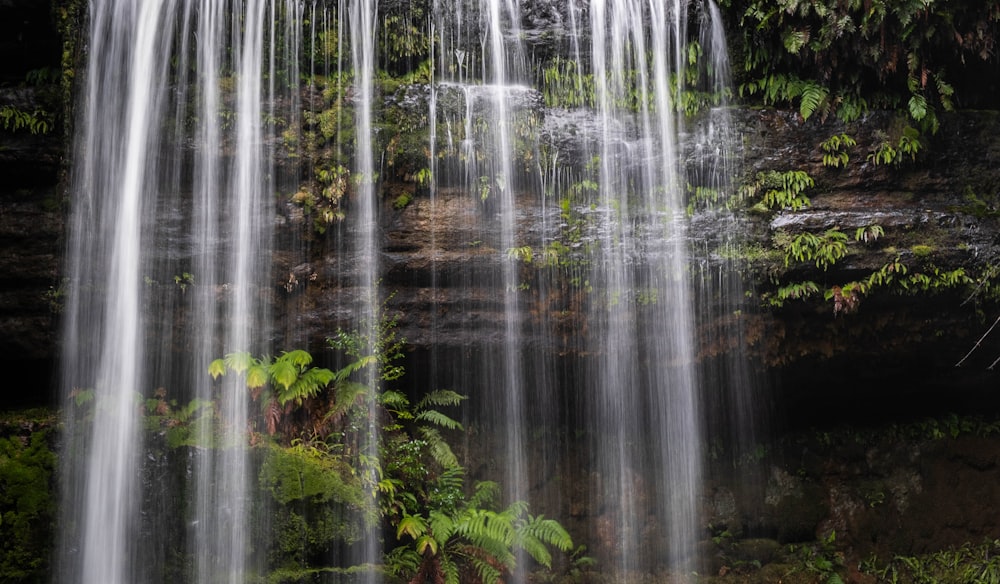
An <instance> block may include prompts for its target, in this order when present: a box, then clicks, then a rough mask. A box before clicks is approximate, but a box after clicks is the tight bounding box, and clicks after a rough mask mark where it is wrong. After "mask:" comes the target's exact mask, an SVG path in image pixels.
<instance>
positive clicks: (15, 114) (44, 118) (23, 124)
mask: <svg viewBox="0 0 1000 584" xmlns="http://www.w3.org/2000/svg"><path fill="white" fill-rule="evenodd" d="M0 122H2V127H3V129H4V130H8V131H10V132H17V131H18V130H28V131H29V132H31V133H32V134H36V135H37V134H48V133H49V132H51V131H52V129H53V128H54V127H55V124H54V122H53V119H52V115H51V114H49V113H48V112H46V111H44V110H40V109H36V110H35V111H33V112H26V111H23V110H20V109H18V108H16V107H14V106H12V105H5V106H3V107H0Z"/></svg>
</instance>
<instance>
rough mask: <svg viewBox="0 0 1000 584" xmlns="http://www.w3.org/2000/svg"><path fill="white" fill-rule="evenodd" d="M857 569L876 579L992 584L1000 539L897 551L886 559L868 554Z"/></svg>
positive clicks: (999, 575)
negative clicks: (923, 550)
mask: <svg viewBox="0 0 1000 584" xmlns="http://www.w3.org/2000/svg"><path fill="white" fill-rule="evenodd" d="M860 569H861V572H862V573H864V574H869V575H871V576H873V577H874V578H875V579H876V581H877V582H911V583H913V584H938V583H954V584H959V583H960V584H995V583H996V582H1000V540H996V539H993V540H991V539H987V540H985V541H983V542H982V543H980V544H978V545H976V544H972V543H966V544H965V545H963V546H961V547H959V548H950V549H946V550H940V551H936V552H931V553H926V554H922V555H917V556H904V555H897V556H894V557H893V558H892V560H890V561H888V562H883V561H881V560H879V558H877V557H875V556H872V557H871V558H869V559H867V560H865V561H863V562H861V565H860Z"/></svg>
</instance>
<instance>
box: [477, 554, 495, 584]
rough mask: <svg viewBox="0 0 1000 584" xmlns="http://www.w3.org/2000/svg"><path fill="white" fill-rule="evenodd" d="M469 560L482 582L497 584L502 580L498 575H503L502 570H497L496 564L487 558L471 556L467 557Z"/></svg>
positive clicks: (484, 583)
mask: <svg viewBox="0 0 1000 584" xmlns="http://www.w3.org/2000/svg"><path fill="white" fill-rule="evenodd" d="M469 561H470V562H471V563H472V566H473V567H474V568H475V569H476V574H477V575H478V576H479V580H480V582H482V583H483V584H497V583H499V582H502V580H501V579H500V577H501V576H502V575H503V572H501V571H500V570H498V569H497V568H496V566H494V565H493V564H491V563H490V562H489V560H485V559H483V558H477V557H475V556H472V557H470V558H469Z"/></svg>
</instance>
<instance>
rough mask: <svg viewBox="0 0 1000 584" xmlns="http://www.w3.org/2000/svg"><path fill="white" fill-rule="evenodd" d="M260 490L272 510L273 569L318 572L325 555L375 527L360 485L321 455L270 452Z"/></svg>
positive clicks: (302, 449)
mask: <svg viewBox="0 0 1000 584" xmlns="http://www.w3.org/2000/svg"><path fill="white" fill-rule="evenodd" d="M260 484H261V487H262V488H263V489H264V490H265V492H267V493H269V494H270V495H271V498H272V500H273V501H274V502H275V503H276V504H277V507H276V509H275V511H274V514H273V516H272V518H271V521H272V529H273V534H274V537H273V540H272V541H271V550H270V563H271V565H272V566H275V567H277V568H287V569H293V568H298V567H301V566H303V565H307V564H308V565H311V566H322V565H323V564H324V563H325V562H327V561H329V559H328V558H327V557H326V556H327V555H328V550H330V549H331V548H332V547H335V546H336V545H337V544H338V543H341V544H348V545H349V544H352V543H354V542H356V541H358V540H359V539H360V537H361V535H362V533H363V532H364V529H365V527H366V526H367V525H370V524H372V523H373V521H374V513H375V511H374V509H372V506H371V505H370V504H369V502H368V499H367V498H366V496H365V492H364V489H363V488H362V486H361V482H360V481H359V480H358V478H357V477H356V476H355V475H354V474H353V473H352V472H351V469H350V467H349V466H348V465H347V463H345V462H344V461H343V460H341V458H340V457H339V456H337V455H334V454H331V453H329V452H327V451H325V450H322V449H318V448H313V447H310V446H307V445H303V444H299V445H296V446H292V447H287V448H286V447H280V446H277V445H274V446H271V447H270V448H269V449H268V451H267V453H266V455H265V458H264V463H263V465H262V467H261V471H260ZM280 581H289V582H292V581H296V580H294V579H291V580H280Z"/></svg>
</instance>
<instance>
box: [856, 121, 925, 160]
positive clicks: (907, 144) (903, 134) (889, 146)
mask: <svg viewBox="0 0 1000 584" xmlns="http://www.w3.org/2000/svg"><path fill="white" fill-rule="evenodd" d="M922 148H923V146H922V143H921V141H920V132H919V131H917V130H916V129H915V128H913V127H910V126H906V127H904V128H903V129H902V130H901V131H900V133H899V138H898V139H896V141H895V142H893V140H892V138H890V137H889V136H887V135H885V134H883V135H882V139H881V141H880V142H879V143H878V145H877V146H876V147H875V150H873V151H872V152H870V153H869V154H868V161H869V162H871V163H872V164H874V165H875V166H880V165H886V164H895V165H899V164H901V163H902V162H903V157H904V156H908V157H909V159H910V162H913V161H915V160H916V159H917V154H919V153H920V150H921V149H922Z"/></svg>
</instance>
